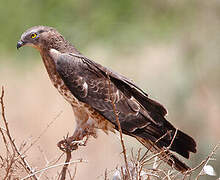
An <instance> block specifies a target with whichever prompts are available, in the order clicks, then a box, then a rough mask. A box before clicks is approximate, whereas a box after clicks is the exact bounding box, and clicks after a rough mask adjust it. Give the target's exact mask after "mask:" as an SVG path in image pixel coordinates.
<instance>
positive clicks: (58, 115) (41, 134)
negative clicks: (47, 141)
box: [23, 111, 63, 154]
mask: <svg viewBox="0 0 220 180" xmlns="http://www.w3.org/2000/svg"><path fill="white" fill-rule="evenodd" d="M62 113H63V111H60V112H59V113H58V114H57V115H56V116H55V117H54V119H53V120H52V121H51V122H50V123H49V124H47V126H46V127H45V129H44V130H43V131H42V132H41V133H40V135H39V136H38V137H37V138H36V139H35V140H34V141H33V142H32V143H31V144H30V146H29V147H28V148H27V149H26V150H25V151H24V152H23V154H25V153H26V152H27V151H28V150H29V149H30V148H31V147H32V146H33V145H34V144H36V143H37V141H39V139H40V138H41V137H42V136H43V135H44V134H45V133H46V131H47V130H48V128H49V127H50V126H51V125H52V124H53V123H54V121H56V120H57V118H58V117H60V115H61V114H62Z"/></svg>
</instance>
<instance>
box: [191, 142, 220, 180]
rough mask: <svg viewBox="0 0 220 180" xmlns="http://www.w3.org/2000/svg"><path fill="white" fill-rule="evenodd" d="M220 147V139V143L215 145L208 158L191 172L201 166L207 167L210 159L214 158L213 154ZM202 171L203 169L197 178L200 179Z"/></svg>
mask: <svg viewBox="0 0 220 180" xmlns="http://www.w3.org/2000/svg"><path fill="white" fill-rule="evenodd" d="M219 147H220V141H219V142H218V144H217V145H216V146H215V147H214V149H213V150H212V152H211V153H210V154H209V155H208V156H207V158H206V159H204V160H203V161H202V162H201V163H200V164H199V165H198V166H197V167H195V168H193V169H191V170H190V172H193V171H195V170H196V169H198V168H200V167H201V166H203V167H205V166H206V165H207V164H208V162H209V161H210V159H211V158H212V156H213V155H214V153H215V152H216V151H217V149H218V148H219ZM202 171H203V169H202V170H201V171H200V173H199V174H198V176H197V177H196V179H195V180H198V179H199V177H200V176H201V175H202Z"/></svg>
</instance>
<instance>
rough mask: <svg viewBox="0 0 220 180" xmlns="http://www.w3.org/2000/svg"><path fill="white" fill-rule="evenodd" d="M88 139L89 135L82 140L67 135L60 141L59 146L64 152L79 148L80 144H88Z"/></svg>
mask: <svg viewBox="0 0 220 180" xmlns="http://www.w3.org/2000/svg"><path fill="white" fill-rule="evenodd" d="M87 141H88V136H86V137H85V138H83V139H82V140H75V137H73V136H71V137H67V138H65V139H63V140H61V141H60V142H58V144H57V146H58V147H59V148H60V150H61V151H63V152H72V151H74V150H77V149H78V146H86V143H87Z"/></svg>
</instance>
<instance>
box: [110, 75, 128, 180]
mask: <svg viewBox="0 0 220 180" xmlns="http://www.w3.org/2000/svg"><path fill="white" fill-rule="evenodd" d="M107 76H108V80H109V96H110V99H111V103H112V107H113V112H114V114H115V119H116V122H117V125H118V130H119V134H120V140H121V146H122V150H123V155H124V161H125V167H126V171H127V174H128V178H129V179H131V175H130V171H129V168H128V160H127V153H126V148H125V145H124V140H123V136H122V129H121V124H120V121H119V118H118V113H117V110H116V106H115V103H114V97H112V94H111V81H110V77H109V75H108V74H107ZM122 173H123V172H122Z"/></svg>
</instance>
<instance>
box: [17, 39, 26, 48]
mask: <svg viewBox="0 0 220 180" xmlns="http://www.w3.org/2000/svg"><path fill="white" fill-rule="evenodd" d="M24 44H25V43H24V42H23V41H18V43H17V49H19V48H20V47H22V46H24Z"/></svg>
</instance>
